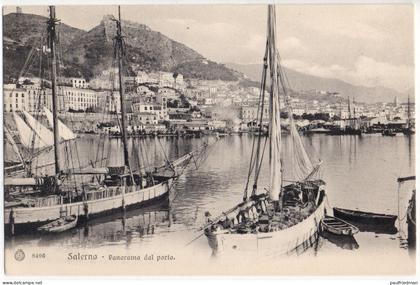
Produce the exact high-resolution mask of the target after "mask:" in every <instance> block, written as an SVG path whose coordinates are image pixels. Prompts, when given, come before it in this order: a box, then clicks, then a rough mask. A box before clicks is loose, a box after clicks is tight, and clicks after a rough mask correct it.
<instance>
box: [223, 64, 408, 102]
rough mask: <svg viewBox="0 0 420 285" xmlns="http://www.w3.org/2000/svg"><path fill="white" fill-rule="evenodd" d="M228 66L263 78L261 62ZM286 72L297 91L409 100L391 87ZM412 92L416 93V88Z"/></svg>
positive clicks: (359, 98)
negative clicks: (356, 83) (329, 92)
mask: <svg viewBox="0 0 420 285" xmlns="http://www.w3.org/2000/svg"><path fill="white" fill-rule="evenodd" d="M226 66H228V67H229V68H232V69H235V70H237V71H240V72H242V73H243V74H245V75H246V76H247V77H248V78H249V79H251V80H255V81H259V80H261V71H262V65H260V64H235V63H228V64H226ZM285 72H286V74H287V78H288V80H289V82H290V86H291V88H292V89H293V90H295V91H300V90H314V89H317V90H327V91H335V92H339V93H340V94H341V96H342V97H344V98H347V96H350V97H353V96H354V98H355V100H356V101H360V102H366V103H373V102H380V101H382V102H391V101H392V100H394V98H395V97H398V98H399V100H400V101H406V100H407V93H399V92H396V91H394V90H392V89H390V88H385V87H379V86H378V87H365V86H357V85H353V84H350V83H347V82H344V81H342V80H339V79H334V78H322V77H317V76H312V75H308V74H304V73H301V72H297V71H295V70H291V69H288V68H285ZM411 92H412V93H411V94H414V90H411ZM411 94H410V96H411Z"/></svg>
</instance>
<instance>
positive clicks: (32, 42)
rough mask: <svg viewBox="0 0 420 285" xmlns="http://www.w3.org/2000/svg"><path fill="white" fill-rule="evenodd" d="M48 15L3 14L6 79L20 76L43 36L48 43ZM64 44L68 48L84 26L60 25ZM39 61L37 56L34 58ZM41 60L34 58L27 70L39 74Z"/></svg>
mask: <svg viewBox="0 0 420 285" xmlns="http://www.w3.org/2000/svg"><path fill="white" fill-rule="evenodd" d="M47 20H48V19H47V18H46V17H43V16H39V15H34V14H21V13H19V14H17V13H11V14H7V15H4V16H3V79H4V82H8V79H9V78H10V77H13V78H17V77H18V74H19V72H20V71H21V70H22V68H23V67H24V65H25V61H26V58H27V57H28V54H29V52H30V51H31V49H32V47H36V48H41V38H43V42H44V45H45V44H46V22H47ZM57 30H58V31H59V38H60V42H61V45H62V48H64V49H66V48H67V47H68V46H70V45H71V44H72V42H73V41H74V39H76V38H77V37H79V36H80V35H82V34H83V33H84V31H83V30H80V29H76V28H73V27H70V26H68V25H66V24H64V23H60V24H59V26H58V29H57ZM34 61H35V60H34ZM38 73H39V63H38V62H36V63H35V62H34V64H33V65H32V67H31V68H29V70H28V71H27V74H33V75H38Z"/></svg>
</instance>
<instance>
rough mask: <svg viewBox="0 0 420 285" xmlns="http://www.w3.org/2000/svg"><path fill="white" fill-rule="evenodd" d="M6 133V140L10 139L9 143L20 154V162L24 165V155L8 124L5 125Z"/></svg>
mask: <svg viewBox="0 0 420 285" xmlns="http://www.w3.org/2000/svg"><path fill="white" fill-rule="evenodd" d="M4 134H5V135H6V140H7V141H9V143H10V144H11V145H12V148H13V151H14V152H15V153H16V155H17V156H18V158H19V161H20V163H21V164H22V165H24V164H25V161H24V160H23V157H22V155H21V153H20V150H19V148H18V146H17V145H16V143H15V140H14V139H13V136H12V134H11V133H10V130H9V128H8V127H7V126H4Z"/></svg>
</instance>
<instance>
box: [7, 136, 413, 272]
mask: <svg viewBox="0 0 420 285" xmlns="http://www.w3.org/2000/svg"><path fill="white" fill-rule="evenodd" d="M253 139H254V136H252V135H248V134H242V135H238V134H234V135H228V136H225V137H222V138H220V140H219V141H218V142H217V143H216V144H214V145H212V146H211V147H210V148H209V149H208V154H207V155H208V156H207V158H206V160H204V161H202V162H201V163H199V165H197V166H198V169H197V168H196V166H195V165H194V162H193V163H192V165H191V167H189V168H188V169H187V170H186V171H185V172H184V174H183V175H182V176H181V177H180V178H179V180H178V181H177V183H176V184H175V186H174V189H173V192H174V193H173V195H172V196H173V197H172V198H173V201H172V202H171V203H170V205H169V203H168V202H167V201H165V200H164V201H160V202H157V203H155V204H153V205H148V206H145V207H141V208H139V209H135V210H130V211H127V213H126V214H125V216H124V215H123V214H122V213H116V214H113V215H109V216H104V217H100V218H97V219H93V220H91V221H89V222H88V224H87V225H82V226H79V227H77V228H74V229H72V230H70V231H68V232H65V233H61V234H56V235H45V234H44V235H42V234H39V233H36V232H33V233H28V234H26V235H20V236H15V237H11V238H8V239H6V249H9V250H13V249H15V248H19V247H20V248H21V247H31V248H46V247H48V248H63V247H64V248H67V249H70V250H73V249H74V250H79V249H96V248H105V247H110V248H114V249H116V250H119V249H124V250H126V251H127V252H130V254H135V253H136V252H141V253H145V252H150V251H151V250H152V249H154V250H155V249H156V248H166V247H174V248H179V249H182V250H183V252H184V253H185V255H191V256H194V258H196V259H201V260H213V261H212V262H214V259H215V257H213V256H212V251H211V249H210V247H209V246H208V244H207V240H206V238H205V236H200V234H201V233H202V231H200V227H201V226H202V225H204V223H205V212H207V211H209V212H210V213H211V214H212V215H213V217H215V216H217V215H219V214H220V213H222V211H224V210H227V209H230V208H232V207H233V206H234V205H236V204H237V203H238V202H240V201H241V200H242V197H243V192H244V187H245V183H246V179H247V176H248V166H249V158H250V155H251V149H252V141H253ZM211 140H212V137H210V136H209V137H202V138H176V137H167V138H159V139H158V138H143V139H130V144H131V147H132V146H134V147H137V148H141V149H142V151H140V153H141V154H140V155H139V156H140V157H142V158H143V160H142V161H143V162H145V161H146V160H147V161H148V163H149V164H150V165H151V167H152V165H161V164H162V163H163V162H164V159H165V155H167V156H168V157H169V159H175V158H177V157H179V156H182V155H183V154H185V153H188V152H190V151H192V150H194V149H197V148H199V147H200V146H201V145H202V144H203V142H207V141H208V142H211ZM262 140H265V138H262ZM290 140H291V137H290V136H289V135H285V136H283V144H284V147H283V149H284V150H285V151H284V154H285V166H284V168H285V179H286V180H287V179H292V177H291V173H290V172H288V169H291V167H292V166H291V165H290V163H291V162H289V161H288V159H287V158H288V156H289V154H290V148H291V147H292V145H293V144H292V143H291V141H290ZM302 140H303V143H304V144H305V146H307V148H308V150H309V151H310V153H312V154H313V157H311V158H312V159H313V160H314V161H317V160H318V159H322V171H321V177H322V179H323V180H324V181H325V182H326V184H327V187H326V189H327V199H328V200H327V206H328V207H330V208H329V214H331V215H332V207H341V208H348V209H359V210H363V211H371V212H379V213H386V214H393V215H398V217H399V218H398V220H397V222H396V227H397V229H398V230H399V231H398V232H396V233H395V232H394V233H378V232H376V233H375V232H360V233H358V234H357V235H356V236H355V238H354V239H351V240H348V239H347V240H345V239H340V238H338V239H337V238H336V237H334V236H319V237H317V238H316V240H314V242H311V243H310V244H309V245H307V246H305V248H302V249H298V250H297V251H296V252H295V253H291V255H293V256H294V258H295V259H297V260H299V261H301V260H305V259H310V258H313V257H314V256H316V257H322V256H335V257H337V258H338V259H340V258H342V259H343V260H344V259H345V258H352V257H356V256H364V255H372V254H373V255H374V254H378V256H379V255H380V254H384V253H386V254H387V255H388V256H390V257H392V258H395V259H396V260H399V261H398V262H400V261H401V260H405V261H407V262H408V263H409V264H411V265H412V266H414V264H415V263H414V262H415V261H414V257H413V254H412V253H410V251H409V250H408V248H407V243H406V239H407V236H406V235H407V225H406V222H405V213H406V209H407V204H408V200H409V198H410V197H411V195H412V190H413V189H414V187H415V186H414V183H412V182H410V183H411V184H410V183H408V182H407V183H405V184H403V185H402V187H400V188H399V187H398V184H397V178H398V177H401V176H408V175H414V174H415V151H414V146H415V140H414V136H412V137H407V136H396V137H383V136H329V135H323V134H314V135H311V136H303V137H302ZM100 144H101V143H100V142H99V137H98V136H95V135H81V136H80V137H79V138H78V141H77V148H78V149H77V150H78V153H79V157H76V156H75V155H73V157H69V158H68V159H74V160H75V161H74V163H76V159H77V160H78V161H77V163H79V161H80V164H82V165H88V164H89V162H90V161H95V160H97V158H98V156H100V157H101V156H108V157H109V158H108V161H106V163H108V164H109V165H118V164H121V163H122V144H121V141H120V140H119V139H110V140H107V141H105V148H104V149H105V150H104V151H103V152H102V151H101V150H100V152H99V155H98V152H97V151H96V150H97V147H98V145H100ZM129 151H130V153H131V152H132V150H131V149H130V150H129ZM102 153H104V155H102ZM49 155H52V154H49ZM265 156H266V158H265V162H264V163H265V165H267V164H268V150H267V151H266V153H265ZM140 160H141V159H140ZM103 163H105V162H103ZM133 163H134V162H133ZM267 169H268V168H263V169H262V170H261V176H260V180H259V183H258V185H259V188H258V190H259V191H261V192H263V191H265V189H264V188H265V187H267V185H268V171H267ZM251 181H252V176H251ZM84 182H85V183H87V181H84ZM251 183H252V182H251ZM251 185H252V184H251ZM195 238H196V239H195ZM194 239H195V240H194ZM192 240H194V241H193V242H191V241H192ZM190 242H191V243H190ZM216 259H217V257H216Z"/></svg>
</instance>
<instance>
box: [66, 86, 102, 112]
mask: <svg viewBox="0 0 420 285" xmlns="http://www.w3.org/2000/svg"><path fill="white" fill-rule="evenodd" d="M85 86H86V85H85ZM59 93H62V94H63V95H64V106H65V110H76V111H85V110H86V109H88V108H96V107H97V106H98V98H97V92H96V91H94V90H91V89H83V88H79V87H65V86H59Z"/></svg>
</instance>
